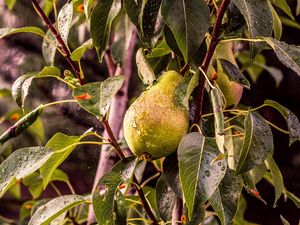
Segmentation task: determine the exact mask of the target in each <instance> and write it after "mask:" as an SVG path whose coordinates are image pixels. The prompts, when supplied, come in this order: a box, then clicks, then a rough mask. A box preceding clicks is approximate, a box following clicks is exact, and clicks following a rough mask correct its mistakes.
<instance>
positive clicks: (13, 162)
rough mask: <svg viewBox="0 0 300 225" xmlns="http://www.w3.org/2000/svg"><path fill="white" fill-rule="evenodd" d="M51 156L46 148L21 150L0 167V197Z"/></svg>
mask: <svg viewBox="0 0 300 225" xmlns="http://www.w3.org/2000/svg"><path fill="white" fill-rule="evenodd" d="M52 154H53V150H52V149H50V148H47V147H41V146H39V147H28V148H21V149H18V150H16V151H15V152H13V153H12V154H11V155H10V156H9V157H8V158H6V159H5V160H4V161H3V163H2V164H1V165H0V197H2V196H3V194H4V193H5V192H6V191H7V190H8V189H9V188H10V187H11V186H12V185H14V184H15V183H16V182H17V181H18V180H20V179H22V178H24V177H25V176H27V175H29V174H31V173H33V172H34V171H36V170H37V169H38V168H40V167H41V166H42V165H43V164H44V163H45V162H46V161H47V160H48V159H49V158H50V157H51V155H52Z"/></svg>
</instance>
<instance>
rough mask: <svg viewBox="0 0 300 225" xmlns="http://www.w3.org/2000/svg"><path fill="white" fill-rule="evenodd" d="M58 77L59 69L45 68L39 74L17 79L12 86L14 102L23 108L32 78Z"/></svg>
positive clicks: (29, 74) (34, 73)
mask: <svg viewBox="0 0 300 225" xmlns="http://www.w3.org/2000/svg"><path fill="white" fill-rule="evenodd" d="M59 76H60V69H58V68H56V67H53V66H45V67H44V68H43V69H42V70H41V71H40V72H31V73H27V74H25V75H23V76H21V77H19V78H18V79H17V80H15V82H14V83H13V85H12V88H11V89H12V96H13V98H14V100H15V102H16V103H17V104H18V105H19V106H20V107H21V108H23V107H24V103H25V99H26V97H27V95H28V93H29V88H30V86H31V82H32V80H33V79H34V78H42V77H55V78H58V77H59Z"/></svg>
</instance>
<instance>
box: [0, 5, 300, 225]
mask: <svg viewBox="0 0 300 225" xmlns="http://www.w3.org/2000/svg"><path fill="white" fill-rule="evenodd" d="M62 2H63V1H62ZM289 4H290V6H291V9H292V12H293V13H294V14H295V11H296V4H297V1H296V0H295V1H289ZM77 13H80V12H77ZM50 18H51V19H52V21H53V17H51V15H50ZM296 19H297V21H298V22H300V17H297V18H296ZM22 26H38V27H42V28H43V29H44V28H45V26H44V24H42V23H41V21H40V19H39V17H38V16H37V15H36V13H35V11H34V10H33V8H32V5H31V4H30V1H28V0H18V3H17V4H16V5H15V6H14V8H13V9H12V10H8V9H7V7H6V5H5V4H4V2H3V0H1V1H0V28H4V27H22ZM75 27H76V29H75V28H73V29H71V34H70V40H71V41H70V46H71V48H72V49H74V48H76V47H77V46H78V45H79V44H80V43H79V42H81V43H82V42H83V41H84V40H87V38H88V37H86V33H85V29H86V28H85V27H86V25H85V24H82V25H79V22H78V26H75ZM282 40H283V41H285V42H287V43H289V44H295V45H300V25H299V24H297V23H294V24H292V23H291V22H289V21H287V22H286V23H285V25H284V28H283V36H282ZM41 45H42V38H40V37H39V36H35V35H31V34H17V35H13V36H10V37H8V38H4V39H0V90H1V92H0V133H2V132H3V131H4V130H5V129H6V128H8V127H9V126H11V124H13V122H14V121H15V120H16V117H15V116H14V115H16V114H18V113H20V110H19V108H18V106H17V105H16V103H15V102H14V101H13V99H12V98H11V97H9V94H8V92H6V91H5V90H6V89H10V88H11V85H12V83H13V82H14V81H15V80H16V79H17V78H18V77H19V76H21V75H23V74H25V73H27V72H32V71H40V70H41V69H42V68H43V66H45V61H44V59H43V56H42V51H41ZM258 57H259V59H256V60H259V63H263V64H264V65H265V68H268V69H267V70H264V71H263V70H261V71H259V72H257V71H256V72H255V73H253V70H254V69H255V68H254V67H253V66H251V65H245V64H244V63H243V55H240V56H239V57H238V59H239V63H240V67H241V68H243V69H244V74H245V75H246V76H247V77H248V78H249V80H250V81H251V91H247V90H245V91H244V94H243V97H242V100H241V103H242V104H245V105H249V106H253V107H256V106H259V105H261V104H262V103H263V102H264V100H266V99H272V100H275V101H278V102H279V103H280V104H282V105H284V106H286V107H287V108H289V109H290V110H291V111H292V112H293V113H294V114H296V115H297V116H298V118H300V77H299V76H298V75H297V74H295V73H294V72H293V71H291V70H289V69H287V68H286V67H284V66H283V65H282V64H281V63H280V62H279V61H278V59H277V58H276V56H275V55H274V53H273V52H271V51H263V53H262V54H261V55H260V56H258ZM82 62H83V67H84V70H85V71H86V73H85V74H86V76H87V78H86V79H87V80H88V81H99V80H103V79H105V78H106V77H107V74H108V73H107V71H106V67H105V65H104V64H100V63H99V62H98V60H97V57H96V52H95V51H88V52H87V53H86V54H85V56H84V58H83V60H82ZM55 65H56V66H58V67H59V68H61V69H62V70H65V69H70V68H69V67H68V65H67V64H66V62H65V60H64V59H63V58H62V57H60V56H59V54H56V58H55ZM274 67H276V68H277V70H275V69H274ZM256 69H257V68H256ZM278 69H280V70H278ZM134 71H136V69H134ZM251 71H252V72H251ZM134 73H135V74H134V75H133V76H132V77H133V78H132V81H131V88H130V93H129V94H130V96H135V95H136V93H138V92H139V91H140V90H141V88H142V84H141V82H140V81H139V79H138V76H137V75H136V72H134ZM68 98H71V92H70V90H69V89H68V88H67V87H66V86H65V85H64V84H61V83H59V82H57V81H56V80H54V79H50V78H47V79H46V80H45V79H43V80H38V79H36V80H34V81H33V88H31V89H30V93H29V96H28V98H27V101H26V104H25V106H26V108H27V109H28V110H30V109H33V108H34V107H35V106H37V105H39V104H41V103H47V102H51V101H57V100H61V99H68ZM260 112H261V113H262V115H263V116H264V117H265V118H266V119H268V120H269V121H271V122H273V123H274V124H276V125H278V126H279V127H281V128H283V129H287V127H286V123H285V121H284V119H283V118H282V117H281V115H280V114H279V113H277V112H276V111H275V110H273V109H271V108H263V109H262V110H261V111H260ZM90 127H100V126H99V122H98V121H97V120H96V119H95V118H94V117H93V116H91V115H89V114H87V113H86V112H84V111H83V110H81V109H80V108H79V107H78V106H75V104H65V105H63V106H62V105H60V106H55V107H53V108H47V110H45V112H43V114H42V116H41V119H39V120H38V122H37V123H35V124H34V126H33V127H31V128H30V129H28V130H27V131H26V132H25V133H24V134H22V135H20V136H19V137H17V138H15V139H13V140H11V141H9V142H8V143H7V144H5V145H4V146H1V147H0V162H1V161H2V160H3V159H4V158H5V157H6V156H7V155H9V154H10V152H11V151H13V150H16V149H18V148H21V147H26V146H34V145H44V144H45V143H46V142H47V140H49V139H50V138H51V137H52V136H53V135H54V134H55V133H57V132H62V133H66V134H69V135H80V134H82V133H83V132H84V131H85V130H87V129H88V128H90ZM273 134H274V141H275V149H274V158H275V160H276V162H277V163H278V165H279V167H280V170H281V172H282V174H283V178H284V182H285V186H286V188H287V189H288V190H289V191H290V192H292V193H294V194H295V195H297V196H300V142H296V143H294V144H293V145H292V146H291V147H288V135H285V134H282V133H280V132H278V131H277V130H274V129H273ZM98 154H99V148H98V147H94V146H90V147H89V146H85V147H81V148H77V149H76V150H75V151H73V153H72V154H71V155H70V157H69V158H68V159H67V160H66V161H65V162H64V163H63V164H62V165H61V166H60V167H59V168H60V169H62V170H63V171H64V172H65V173H66V174H67V175H68V176H69V178H70V181H71V183H72V186H73V187H74V189H75V191H76V193H78V194H85V193H88V192H90V191H91V188H92V185H93V179H94V175H95V172H96V168H97V163H98ZM55 184H56V186H57V187H58V188H59V189H60V190H62V192H63V193H64V192H65V194H67V193H70V191H69V189H68V188H67V186H66V185H65V183H63V182H55ZM257 187H258V190H259V191H260V194H261V196H262V197H263V198H264V199H265V200H266V201H267V203H268V205H264V204H263V203H262V202H260V201H259V200H257V199H255V198H253V197H252V196H250V195H248V194H247V193H244V196H245V198H246V200H247V204H248V206H247V210H246V219H247V220H249V221H251V222H253V223H257V224H263V225H277V224H278V225H279V224H282V222H281V221H280V217H279V215H280V214H281V215H283V216H284V217H285V218H286V219H287V220H288V221H290V223H291V225H297V224H298V223H299V219H300V210H299V209H297V208H296V206H295V205H294V204H293V203H292V202H291V201H290V200H288V201H287V202H284V199H283V198H281V199H280V201H279V202H278V204H277V207H276V208H273V207H272V206H273V201H274V189H273V187H272V186H271V185H270V184H268V183H267V182H265V181H262V182H260V183H259V184H258V186H257ZM55 196H56V192H55V191H54V189H53V188H52V187H51V186H49V187H48V188H47V189H46V191H45V192H44V193H43V194H42V196H41V198H46V197H55ZM30 199H32V196H31V194H30V193H29V191H28V189H27V188H26V187H25V186H24V185H19V186H18V187H16V190H14V191H11V192H10V193H9V194H6V195H5V196H4V197H3V198H1V199H0V215H1V216H5V217H7V218H18V217H19V209H20V207H21V205H22V204H23V203H24V202H25V201H27V200H30ZM0 223H1V222H0Z"/></svg>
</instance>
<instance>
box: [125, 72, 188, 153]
mask: <svg viewBox="0 0 300 225" xmlns="http://www.w3.org/2000/svg"><path fill="white" fill-rule="evenodd" d="M182 79H183V78H182V76H181V75H180V74H178V73H177V72H175V71H167V72H165V73H164V74H162V75H161V76H160V78H159V79H158V81H157V83H156V84H154V85H153V86H151V87H150V88H149V89H148V90H146V91H145V92H143V93H142V94H141V96H140V97H138V98H137V99H136V100H135V101H134V102H133V103H132V104H131V106H130V107H129V109H128V110H127V112H126V114H125V118H124V124H123V126H124V136H125V139H126V141H127V143H128V146H129V147H130V149H131V150H132V152H133V153H134V154H135V155H137V156H145V157H146V158H151V159H156V158H161V157H164V156H167V155H170V154H172V153H173V152H175V151H176V149H177V146H178V144H179V142H180V140H181V139H182V138H183V136H184V135H185V134H187V132H188V128H189V120H188V110H187V109H184V108H182V107H180V106H179V105H177V103H176V101H175V95H174V92H175V88H176V86H177V85H178V84H179V83H180V82H181V81H182Z"/></svg>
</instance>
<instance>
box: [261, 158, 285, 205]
mask: <svg viewBox="0 0 300 225" xmlns="http://www.w3.org/2000/svg"><path fill="white" fill-rule="evenodd" d="M265 164H266V166H267V167H268V168H269V170H270V172H271V175H272V180H273V183H274V188H275V201H274V204H273V208H275V207H276V203H277V201H278V200H279V198H280V196H281V195H282V193H284V192H285V187H284V183H283V177H282V174H281V172H280V170H279V168H278V166H277V164H276V162H275V161H274V159H273V157H272V156H271V155H268V157H267V159H266V161H265Z"/></svg>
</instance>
